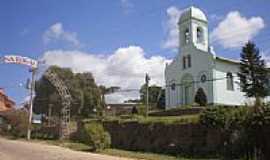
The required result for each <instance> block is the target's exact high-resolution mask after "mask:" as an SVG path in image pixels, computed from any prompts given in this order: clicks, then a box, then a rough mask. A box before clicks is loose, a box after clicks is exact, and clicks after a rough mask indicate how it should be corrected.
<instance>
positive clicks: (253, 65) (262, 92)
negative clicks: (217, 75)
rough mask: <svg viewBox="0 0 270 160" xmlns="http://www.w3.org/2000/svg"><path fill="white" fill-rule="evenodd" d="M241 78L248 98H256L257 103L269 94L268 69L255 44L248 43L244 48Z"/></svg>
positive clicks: (243, 89)
mask: <svg viewBox="0 0 270 160" xmlns="http://www.w3.org/2000/svg"><path fill="white" fill-rule="evenodd" d="M240 56H241V65H240V72H239V77H240V81H241V87H242V91H243V92H245V95H246V96H247V97H254V98H255V99H256V103H257V104H258V103H260V98H263V97H266V96H267V94H268V87H267V82H268V80H267V69H266V66H265V62H264V60H263V59H262V57H261V56H260V51H259V49H258V48H257V47H256V45H255V44H254V43H253V42H250V41H249V42H248V43H246V45H245V46H244V47H243V48H242V53H241V54H240Z"/></svg>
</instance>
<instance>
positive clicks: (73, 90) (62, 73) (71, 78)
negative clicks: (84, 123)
mask: <svg viewBox="0 0 270 160" xmlns="http://www.w3.org/2000/svg"><path fill="white" fill-rule="evenodd" d="M49 69H50V70H53V71H54V72H55V73H57V75H58V76H59V78H60V79H61V80H62V81H64V83H65V84H66V85H67V87H68V89H69V91H70V94H71V96H72V105H71V116H72V117H73V116H78V115H80V116H82V117H88V116H89V115H90V114H91V113H94V108H95V109H96V110H97V111H100V110H101V107H100V106H101V92H100V89H99V88H98V86H97V85H96V83H95V80H94V78H93V76H92V74H91V73H77V74H74V73H73V72H72V71H71V70H70V69H68V68H60V67H57V66H51V67H50V68H49ZM35 91H36V97H35V99H34V108H33V110H34V112H35V113H38V114H46V115H48V114H49V113H48V112H49V108H50V111H51V115H52V116H59V114H60V111H61V109H62V103H61V97H60V96H59V94H58V92H57V90H56V89H55V87H54V86H53V85H52V84H51V83H50V82H49V81H48V80H47V79H46V77H44V76H42V77H41V78H40V79H39V80H38V81H37V82H36V88H35Z"/></svg>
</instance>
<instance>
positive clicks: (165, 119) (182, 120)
mask: <svg viewBox="0 0 270 160" xmlns="http://www.w3.org/2000/svg"><path fill="white" fill-rule="evenodd" d="M105 121H119V122H120V123H125V122H132V121H137V122H139V123H164V124H187V123H198V122H199V114H193V115H182V116H160V117H159V116H149V117H147V118H146V117H144V116H137V115H135V116H125V117H107V118H106V120H105Z"/></svg>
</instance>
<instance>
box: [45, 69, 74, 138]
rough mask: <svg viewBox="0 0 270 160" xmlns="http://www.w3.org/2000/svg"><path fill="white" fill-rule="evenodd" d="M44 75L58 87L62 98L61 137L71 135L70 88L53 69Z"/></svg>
mask: <svg viewBox="0 0 270 160" xmlns="http://www.w3.org/2000/svg"><path fill="white" fill-rule="evenodd" d="M44 77H45V78H46V79H47V80H49V82H50V83H51V84H52V85H53V86H54V87H55V88H56V90H57V92H58V94H59V95H60V97H61V100H62V109H61V115H60V129H59V132H60V133H59V135H60V139H65V138H68V137H69V134H70V128H69V127H70V108H71V101H72V97H71V94H70V92H69V89H68V88H67V86H66V85H65V83H64V82H63V81H62V80H61V79H60V78H59V77H58V75H57V74H56V73H54V72H52V71H51V70H47V71H46V72H45V73H44Z"/></svg>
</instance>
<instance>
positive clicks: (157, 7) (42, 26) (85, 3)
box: [0, 0, 270, 104]
mask: <svg viewBox="0 0 270 160" xmlns="http://www.w3.org/2000/svg"><path fill="white" fill-rule="evenodd" d="M190 5H194V6H196V7H199V8H200V9H202V10H203V11H204V13H205V14H206V15H207V17H208V23H209V34H211V37H213V39H215V41H214V42H213V43H211V45H213V46H214V47H215V51H216V53H217V54H218V55H220V56H224V57H229V58H235V59H237V58H238V57H239V53H240V49H241V47H240V45H239V44H241V43H242V41H245V40H246V39H251V40H253V41H255V42H256V43H257V46H258V47H259V48H260V50H261V51H262V52H263V53H264V56H265V58H267V59H268V56H270V55H269V51H270V31H269V25H270V17H269V9H270V1H267V0H260V1H256V0H237V1H236V0H227V1H214V0H207V1H201V0H181V1H180V0H166V1H165V0H147V1H143V0H136V1H135V0H111V1H107V0H76V1H75V0H73V1H71V0H70V1H64V0H57V1H55V0H24V1H17V0H1V2H0V19H1V23H0V35H1V36H0V56H3V55H6V54H19V55H23V56H29V57H32V58H35V59H42V58H43V59H46V60H47V61H49V62H48V64H59V65H60V66H63V67H71V68H72V69H73V70H74V71H75V72H84V71H89V72H93V73H94V76H95V77H96V81H97V82H98V83H100V84H106V85H120V82H122V81H124V84H123V86H121V87H123V88H138V87H139V85H140V84H141V83H142V82H143V76H144V74H145V71H149V72H152V73H153V83H154V82H156V83H157V84H162V81H163V78H164V77H163V76H162V74H163V69H164V68H163V65H160V64H163V63H165V62H167V61H169V60H170V59H172V58H173V57H174V56H175V55H176V54H177V52H176V51H175V47H173V45H171V46H166V45H165V44H166V41H171V42H173V43H174V41H175V37H174V36H175V35H174V34H175V32H174V30H175V26H174V25H173V24H172V23H174V21H175V19H177V16H179V15H180V14H181V11H182V10H183V9H184V8H186V7H189V6H190ZM175 16H176V17H175ZM222 22H223V23H222ZM230 24H231V25H230ZM236 24H237V25H236ZM238 24H239V25H238ZM228 26H230V27H228ZM222 33H223V34H222ZM127 58H130V59H132V60H131V61H128V62H126V61H127ZM135 60H138V61H139V60H140V61H142V62H138V61H135ZM82 61H83V62H82ZM123 61H125V62H123ZM81 62H82V63H81ZM106 63H112V65H110V66H109V67H108V66H107V64H106ZM131 65H132V66H133V68H129V67H130V66H131ZM121 66H123V67H121ZM125 66H127V68H125ZM134 66H135V68H134ZM158 66H161V67H158ZM108 68H109V69H108ZM119 68H121V69H122V70H121V69H119ZM125 71H131V72H128V73H126V72H125ZM0 73H2V74H1V78H0V87H3V88H4V89H5V90H6V92H7V94H8V95H9V96H11V97H12V98H13V99H15V100H16V102H17V103H18V104H19V103H20V102H22V101H23V100H24V98H25V97H26V96H27V91H26V90H25V89H24V88H23V87H21V86H20V85H19V84H20V83H25V81H26V79H27V78H29V77H30V73H29V72H28V70H27V67H25V66H18V65H10V64H0ZM130 73H133V74H130ZM138 79H140V80H138ZM121 85H122V84H121ZM119 96H120V97H121V95H119ZM122 96H123V95H122Z"/></svg>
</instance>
